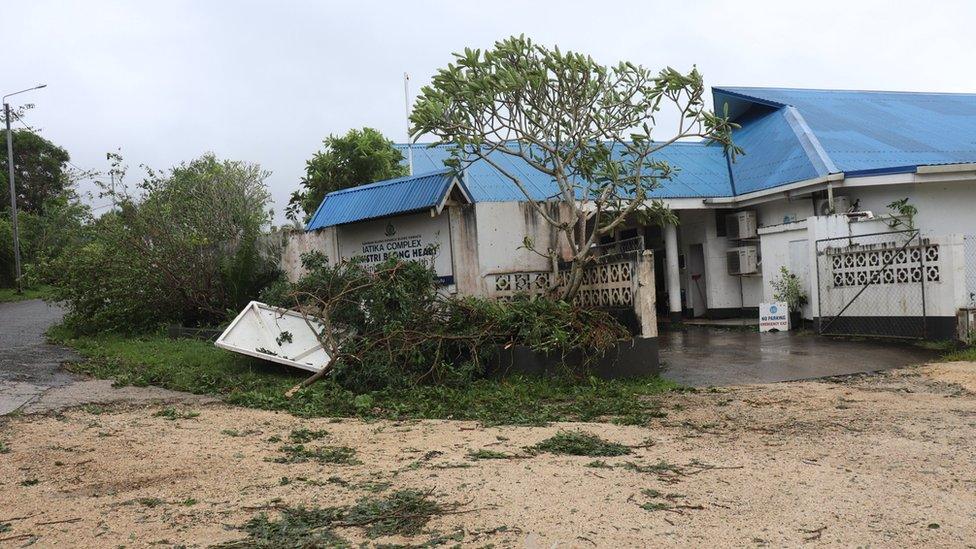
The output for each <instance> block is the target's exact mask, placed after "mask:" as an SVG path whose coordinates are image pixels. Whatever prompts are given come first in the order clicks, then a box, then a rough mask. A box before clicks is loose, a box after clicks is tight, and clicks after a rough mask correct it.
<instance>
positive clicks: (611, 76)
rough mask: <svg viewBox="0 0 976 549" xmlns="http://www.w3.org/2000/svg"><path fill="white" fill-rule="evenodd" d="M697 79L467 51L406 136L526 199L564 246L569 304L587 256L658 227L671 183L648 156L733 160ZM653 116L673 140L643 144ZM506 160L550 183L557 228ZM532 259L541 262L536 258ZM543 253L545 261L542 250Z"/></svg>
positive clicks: (499, 46)
mask: <svg viewBox="0 0 976 549" xmlns="http://www.w3.org/2000/svg"><path fill="white" fill-rule="evenodd" d="M705 96H706V89H705V85H704V81H703V79H702V75H701V74H700V73H699V72H698V70H697V69H694V68H693V69H692V70H691V71H690V72H688V73H683V72H680V71H678V70H675V69H672V68H670V67H668V68H666V69H663V70H661V71H660V72H658V73H656V74H655V73H653V72H651V71H649V70H648V69H646V68H644V67H641V66H639V65H634V64H633V63H629V62H620V63H618V64H616V65H613V66H605V65H601V64H599V63H597V62H596V61H594V59H593V58H592V57H590V56H588V55H585V54H582V53H577V52H572V51H567V52H563V51H560V49H559V48H558V47H557V48H548V47H545V46H541V45H538V44H535V43H533V42H532V41H531V40H530V39H528V38H525V37H524V36H518V37H511V38H507V39H505V40H501V41H498V42H496V43H495V44H494V47H492V48H490V49H487V50H485V51H482V50H477V49H465V50H464V52H462V53H455V54H454V62H453V63H451V64H449V65H448V66H447V67H445V68H442V69H440V70H438V71H437V74H436V75H434V77H433V79H432V80H431V83H430V85H428V86H425V87H424V88H423V89H422V90H421V95H420V98H419V99H418V100H417V103H416V104H415V106H414V109H413V112H412V114H411V116H410V121H411V130H410V131H411V135H412V136H415V137H419V136H423V135H433V136H435V137H436V138H437V140H438V141H439V142H440V143H446V144H449V145H451V146H452V147H453V150H452V158H451V160H450V162H449V164H450V165H451V166H452V167H454V168H455V169H462V168H464V167H466V166H467V165H470V164H471V163H473V162H475V161H478V160H484V161H485V162H487V163H489V164H491V165H493V166H494V167H495V169H496V170H497V171H498V172H499V173H500V174H501V175H502V176H503V177H505V178H506V179H507V180H508V181H509V182H510V183H511V184H512V185H513V186H514V187H515V188H517V189H518V190H519V191H520V192H522V193H523V194H524V195H525V198H526V200H527V201H528V202H529V204H530V205H531V206H532V207H533V208H534V209H535V211H536V213H537V214H538V215H540V216H541V217H542V218H543V219H545V220H546V221H547V222H548V223H549V224H550V225H551V226H552V227H553V228H554V229H555V230H558V231H559V232H560V234H561V235H562V236H563V237H564V238H565V241H566V244H567V245H568V246H569V248H570V249H571V250H572V251H573V266H572V267H573V268H572V272H571V275H570V281H569V283H568V284H567V285H566V286H565V293H564V296H563V297H565V298H569V297H572V296H574V295H575V294H576V291H577V290H578V288H579V284H580V283H581V282H582V274H583V268H584V267H585V266H586V264H587V260H588V259H589V256H590V254H591V252H592V248H593V245H594V244H596V243H598V242H599V241H600V238H601V237H602V236H605V235H607V234H611V233H612V231H613V230H614V229H615V228H617V227H619V226H620V224H621V223H623V222H624V221H625V220H627V219H628V218H629V217H631V216H632V214H636V213H640V212H642V211H646V212H647V213H648V215H649V216H651V217H654V218H657V219H661V220H663V219H667V218H669V217H670V218H673V216H667V215H666V214H664V212H663V210H664V209H666V208H665V207H664V205H663V204H662V203H660V202H658V203H656V204H655V205H654V206H653V207H650V208H648V205H649V204H654V201H651V200H648V197H649V196H651V192H652V191H653V190H654V189H655V188H656V187H658V186H659V185H660V182H661V181H662V180H666V179H668V178H670V177H671V176H672V174H673V173H674V172H675V169H676V168H675V167H673V166H671V165H670V164H668V163H667V162H665V161H663V160H661V159H660V155H656V154H655V153H657V152H658V151H660V150H661V149H663V148H664V147H667V146H668V145H670V144H671V143H674V142H675V141H677V140H679V139H682V138H688V137H699V138H704V139H709V140H713V141H716V142H719V143H721V144H723V145H724V146H725V147H726V149H727V150H728V151H729V152H730V153H731V154H732V156H733V158H734V155H735V154H736V153H737V152H740V151H739V149H738V148H737V147H735V146H734V145H733V144H732V133H731V130H732V129H733V128H735V127H737V126H736V125H735V124H733V123H731V122H730V121H729V120H728V117H727V115H726V116H719V115H716V114H714V113H712V112H711V111H709V110H707V108H706V105H705V102H706V100H705ZM662 105H665V106H668V107H670V108H672V109H673V110H674V111H675V112H676V113H677V114H678V115H679V116H678V119H679V124H678V128H677V129H676V131H675V132H674V133H673V134H672V135H663V136H662V135H658V134H660V132H658V133H656V134H655V137H656V140H652V138H651V133H652V130H655V129H656V128H655V127H654V123H655V117H656V116H657V115H658V113H659V111H660V110H661V109H662ZM497 154H501V155H508V156H512V157H517V158H518V159H520V160H521V161H524V162H527V163H528V164H529V165H530V166H531V167H532V168H534V169H536V170H538V171H540V172H542V173H544V174H546V175H548V176H549V177H551V178H552V181H553V182H554V183H555V185H556V186H557V188H558V192H557V193H554V196H555V200H558V201H559V202H560V203H561V205H562V206H564V208H563V210H564V211H566V212H568V213H567V216H566V217H562V218H560V217H558V216H555V215H553V214H551V210H548V209H547V208H546V206H547V205H546V204H543V203H541V202H538V201H536V200H535V197H534V196H533V195H532V194H531V193H530V192H529V189H528V187H527V186H526V184H525V182H524V181H522V179H521V177H520V174H519V173H518V172H515V171H510V170H507V169H506V168H505V167H504V166H503V165H502V164H500V163H498V162H497V157H495V158H494V159H492V158H490V156H492V155H497ZM539 252H540V253H542V252H543V251H539ZM549 253H552V252H551V251H549Z"/></svg>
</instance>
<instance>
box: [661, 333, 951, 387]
mask: <svg viewBox="0 0 976 549" xmlns="http://www.w3.org/2000/svg"><path fill="white" fill-rule="evenodd" d="M659 343H660V348H661V364H662V371H661V375H662V376H663V377H665V378H667V379H670V380H673V381H676V382H678V383H681V384H683V385H689V386H694V387H708V386H722V385H741V384H749V383H775V382H779V381H794V380H801V379H813V378H820V377H829V376H837V375H849V374H857V373H865V372H876V371H878V370H886V369H889V368H898V367H902V366H908V365H912V364H919V363H923V362H927V361H931V360H933V359H936V358H938V353H936V352H934V351H930V350H926V349H922V348H920V347H917V346H915V345H912V344H911V343H898V342H895V343H892V342H890V341H883V342H882V341H875V340H861V341H849V340H842V339H834V338H827V337H822V336H818V335H816V334H813V333H811V332H806V331H799V332H777V333H764V334H760V333H758V332H756V331H749V330H737V329H721V328H706V327H701V326H688V327H686V328H685V329H684V330H681V331H662V332H661V333H660V336H659Z"/></svg>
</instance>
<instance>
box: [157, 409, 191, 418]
mask: <svg viewBox="0 0 976 549" xmlns="http://www.w3.org/2000/svg"><path fill="white" fill-rule="evenodd" d="M153 417H161V418H163V419H167V420H169V421H176V420H178V419H193V418H195V417H200V412H196V411H193V410H177V409H176V408H163V409H162V410H159V411H158V412H156V413H155V414H153Z"/></svg>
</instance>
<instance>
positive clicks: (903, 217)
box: [887, 197, 918, 231]
mask: <svg viewBox="0 0 976 549" xmlns="http://www.w3.org/2000/svg"><path fill="white" fill-rule="evenodd" d="M888 209H889V210H891V217H890V218H889V219H888V221H887V223H888V226H889V227H891V228H892V229H906V230H909V231H910V230H912V229H914V228H915V216H916V215H918V208H916V207H915V205H914V204H912V203H910V202H909V201H908V197H905V198H902V199H900V200H895V201H893V202H892V203H890V204H888Z"/></svg>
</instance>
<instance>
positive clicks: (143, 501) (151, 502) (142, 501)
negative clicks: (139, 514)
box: [136, 498, 166, 509]
mask: <svg viewBox="0 0 976 549" xmlns="http://www.w3.org/2000/svg"><path fill="white" fill-rule="evenodd" d="M136 503H138V504H139V505H142V506H143V507H149V508H150V509H153V508H155V507H159V506H160V505H162V504H164V503H166V502H165V501H163V500H161V499H159V498H136Z"/></svg>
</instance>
